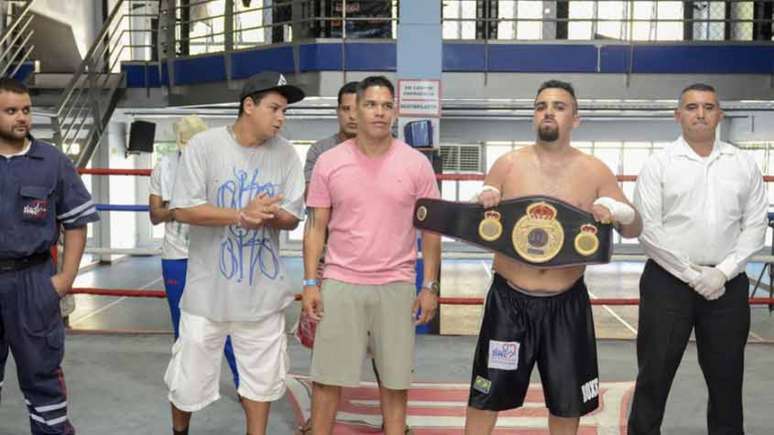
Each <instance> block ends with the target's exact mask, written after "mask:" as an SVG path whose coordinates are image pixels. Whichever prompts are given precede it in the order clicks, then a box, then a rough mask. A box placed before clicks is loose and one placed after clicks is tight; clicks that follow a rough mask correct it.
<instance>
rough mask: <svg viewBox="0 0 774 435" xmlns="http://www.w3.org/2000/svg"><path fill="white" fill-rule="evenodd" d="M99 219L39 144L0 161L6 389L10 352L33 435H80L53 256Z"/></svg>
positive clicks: (0, 345)
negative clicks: (65, 238) (64, 237)
mask: <svg viewBox="0 0 774 435" xmlns="http://www.w3.org/2000/svg"><path fill="white" fill-rule="evenodd" d="M97 220H99V216H98V215H97V210H96V208H95V207H94V203H93V202H92V200H91V195H89V192H88V191H87V190H86V188H85V186H84V185H83V182H82V181H81V179H80V177H79V176H78V174H77V172H76V171H75V168H74V167H73V165H72V163H71V162H70V159H68V158H67V156H65V155H64V154H63V153H62V152H60V151H59V150H57V149H56V148H54V147H53V146H51V145H49V144H47V143H44V142H40V141H37V140H34V139H32V140H31V145H30V146H29V148H28V150H27V151H26V152H22V153H20V154H18V155H14V156H10V157H6V156H0V221H1V222H2V224H1V225H0V389H1V388H2V385H3V380H4V375H5V361H6V359H7V358H8V351H9V348H10V351H11V353H13V356H14V360H15V361H16V370H17V372H18V377H19V386H20V388H21V390H22V393H23V394H24V397H25V402H26V404H27V409H28V411H29V415H30V427H31V429H32V433H33V434H74V433H75V430H74V429H73V426H72V425H71V424H70V422H69V421H68V418H67V393H66V391H65V384H64V376H63V373H62V368H61V363H62V357H63V356H64V324H63V322H62V316H61V314H60V311H59V299H60V296H59V294H58V293H57V292H56V290H55V289H54V286H53V284H52V282H51V276H52V275H54V273H55V267H54V264H53V262H52V260H51V256H50V249H51V247H52V246H54V245H55V244H56V241H57V239H58V237H59V229H60V225H62V226H64V228H65V230H70V229H76V228H79V227H83V226H84V225H86V224H87V223H89V222H94V221H97Z"/></svg>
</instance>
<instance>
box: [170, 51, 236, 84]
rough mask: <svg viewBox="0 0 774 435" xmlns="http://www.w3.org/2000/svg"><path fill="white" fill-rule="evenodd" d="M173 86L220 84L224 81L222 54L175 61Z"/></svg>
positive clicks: (224, 69) (224, 68) (224, 72)
mask: <svg viewBox="0 0 774 435" xmlns="http://www.w3.org/2000/svg"><path fill="white" fill-rule="evenodd" d="M174 74H175V85H190V84H194V83H206V82H221V81H225V80H226V67H225V61H224V57H223V55H222V54H214V55H211V56H197V57H192V58H187V59H176V60H175V72H174Z"/></svg>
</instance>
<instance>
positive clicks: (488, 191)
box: [473, 184, 502, 208]
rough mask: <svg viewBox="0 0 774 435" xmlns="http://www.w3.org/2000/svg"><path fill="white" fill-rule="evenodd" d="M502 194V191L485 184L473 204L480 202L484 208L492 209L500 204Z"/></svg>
mask: <svg viewBox="0 0 774 435" xmlns="http://www.w3.org/2000/svg"><path fill="white" fill-rule="evenodd" d="M501 198H502V194H501V193H500V189H498V188H496V187H494V186H490V185H488V184H485V185H484V187H482V188H481V190H479V191H478V193H477V194H476V195H475V196H474V197H473V202H478V203H480V204H481V205H483V206H484V208H492V207H494V206H496V205H497V204H499V203H500V199H501Z"/></svg>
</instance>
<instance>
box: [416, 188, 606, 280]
mask: <svg viewBox="0 0 774 435" xmlns="http://www.w3.org/2000/svg"><path fill="white" fill-rule="evenodd" d="M414 226H415V227H417V228H419V229H422V230H428V231H433V232H436V233H441V234H444V235H446V236H450V237H453V238H455V239H459V240H463V241H466V242H470V243H473V244H475V245H478V246H481V247H482V248H485V249H488V250H491V251H495V252H498V253H500V254H504V255H506V256H508V257H510V258H513V259H514V260H517V261H520V262H522V263H525V264H528V265H530V266H534V267H539V268H554V267H567V266H576V265H584V264H599V263H608V262H610V256H611V255H612V252H613V249H612V240H613V238H612V225H610V224H601V223H599V222H597V221H595V220H594V217H593V216H592V215H591V213H588V212H586V211H584V210H581V209H579V208H577V207H575V206H573V205H571V204H568V203H566V202H564V201H561V200H559V199H556V198H552V197H549V196H542V195H539V196H538V195H536V196H524V197H520V198H515V199H509V200H506V201H502V202H500V204H498V205H497V207H494V208H491V209H484V208H483V207H482V206H481V205H479V204H476V203H464V202H453V201H444V200H440V199H427V198H423V199H420V200H418V201H417V203H416V204H415V207H414Z"/></svg>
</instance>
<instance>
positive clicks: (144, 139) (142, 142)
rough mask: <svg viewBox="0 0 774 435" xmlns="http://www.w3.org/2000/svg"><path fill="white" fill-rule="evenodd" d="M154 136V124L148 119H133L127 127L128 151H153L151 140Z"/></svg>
mask: <svg viewBox="0 0 774 435" xmlns="http://www.w3.org/2000/svg"><path fill="white" fill-rule="evenodd" d="M155 137H156V124H155V123H153V122H148V121H134V122H132V125H131V127H130V128H129V146H127V147H126V150H127V151H128V152H130V153H131V152H141V153H152V152H153V140H154V139H155Z"/></svg>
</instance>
